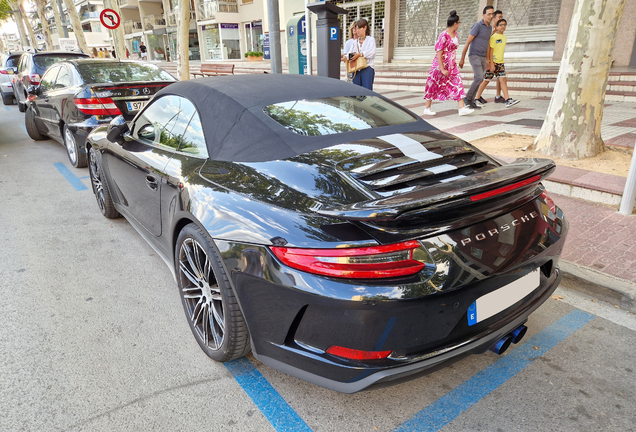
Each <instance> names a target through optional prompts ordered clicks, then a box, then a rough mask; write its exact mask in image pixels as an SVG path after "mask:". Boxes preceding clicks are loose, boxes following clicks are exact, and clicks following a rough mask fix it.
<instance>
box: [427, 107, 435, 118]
mask: <svg viewBox="0 0 636 432" xmlns="http://www.w3.org/2000/svg"><path fill="white" fill-rule="evenodd" d="M435 114H437V113H436V112H435V111H433V110H432V109H431V108H424V115H429V116H434V115H435Z"/></svg>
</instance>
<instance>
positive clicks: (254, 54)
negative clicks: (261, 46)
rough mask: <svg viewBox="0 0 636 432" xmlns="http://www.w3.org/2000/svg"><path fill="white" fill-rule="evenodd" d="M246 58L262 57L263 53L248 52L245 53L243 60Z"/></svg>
mask: <svg viewBox="0 0 636 432" xmlns="http://www.w3.org/2000/svg"><path fill="white" fill-rule="evenodd" d="M248 57H263V53H262V52H260V51H248V52H246V53H245V58H248Z"/></svg>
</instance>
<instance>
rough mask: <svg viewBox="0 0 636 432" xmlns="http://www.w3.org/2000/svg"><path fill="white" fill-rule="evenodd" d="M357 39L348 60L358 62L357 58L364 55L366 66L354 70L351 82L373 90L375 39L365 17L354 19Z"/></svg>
mask: <svg viewBox="0 0 636 432" xmlns="http://www.w3.org/2000/svg"><path fill="white" fill-rule="evenodd" d="M356 28H357V34H358V39H357V40H356V43H355V44H354V47H353V49H354V54H353V55H352V56H350V58H349V62H350V63H352V64H357V63H358V58H360V57H364V59H365V60H366V62H367V66H366V67H363V68H362V69H358V70H356V71H355V72H354V76H353V83H354V84H357V85H359V86H362V87H364V88H367V89H369V90H373V79H374V78H375V69H374V66H375V64H374V61H373V60H374V59H375V39H374V38H373V37H372V36H369V35H370V34H371V30H370V29H369V23H368V22H367V20H365V19H359V20H358V21H356Z"/></svg>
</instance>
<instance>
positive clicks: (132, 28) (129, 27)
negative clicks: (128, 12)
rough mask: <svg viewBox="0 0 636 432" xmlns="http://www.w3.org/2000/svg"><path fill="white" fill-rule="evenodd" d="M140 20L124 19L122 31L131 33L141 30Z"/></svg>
mask: <svg viewBox="0 0 636 432" xmlns="http://www.w3.org/2000/svg"><path fill="white" fill-rule="evenodd" d="M143 29H144V28H143V27H142V25H141V21H130V20H129V21H124V33H126V34H131V33H137V32H139V31H143Z"/></svg>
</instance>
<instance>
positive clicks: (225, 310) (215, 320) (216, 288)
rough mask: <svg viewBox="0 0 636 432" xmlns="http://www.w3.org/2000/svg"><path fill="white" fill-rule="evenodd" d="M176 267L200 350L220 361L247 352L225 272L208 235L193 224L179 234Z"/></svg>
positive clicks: (243, 329) (247, 344) (242, 325)
mask: <svg viewBox="0 0 636 432" xmlns="http://www.w3.org/2000/svg"><path fill="white" fill-rule="evenodd" d="M208 263H209V265H206V264H208ZM175 269H177V284H178V287H179V294H180V295H181V302H182V303H183V308H184V310H185V313H186V316H187V317H188V324H190V329H191V330H192V333H193V334H194V337H195V339H196V341H197V342H198V344H199V346H200V347H201V349H202V350H203V351H204V352H205V353H206V354H207V355H208V356H210V358H212V359H213V360H216V361H220V362H224V361H229V360H234V359H237V358H240V357H243V356H244V355H246V354H247V353H249V352H250V350H251V345H250V339H249V334H248V332H247V326H246V325H245V320H244V319H243V314H242V313H241V310H240V309H239V306H238V303H237V301H236V297H235V296H234V292H233V290H232V288H231V285H230V282H229V280H228V277H227V273H226V272H225V270H224V268H223V265H222V264H221V259H220V258H219V254H218V253H217V252H216V247H215V246H213V243H212V240H211V239H210V238H209V235H208V234H207V233H205V232H204V231H203V230H202V229H201V228H199V227H198V226H197V225H195V224H189V225H187V226H186V227H185V228H184V229H183V230H181V232H180V233H179V237H178V239H177V246H176V250H175Z"/></svg>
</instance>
